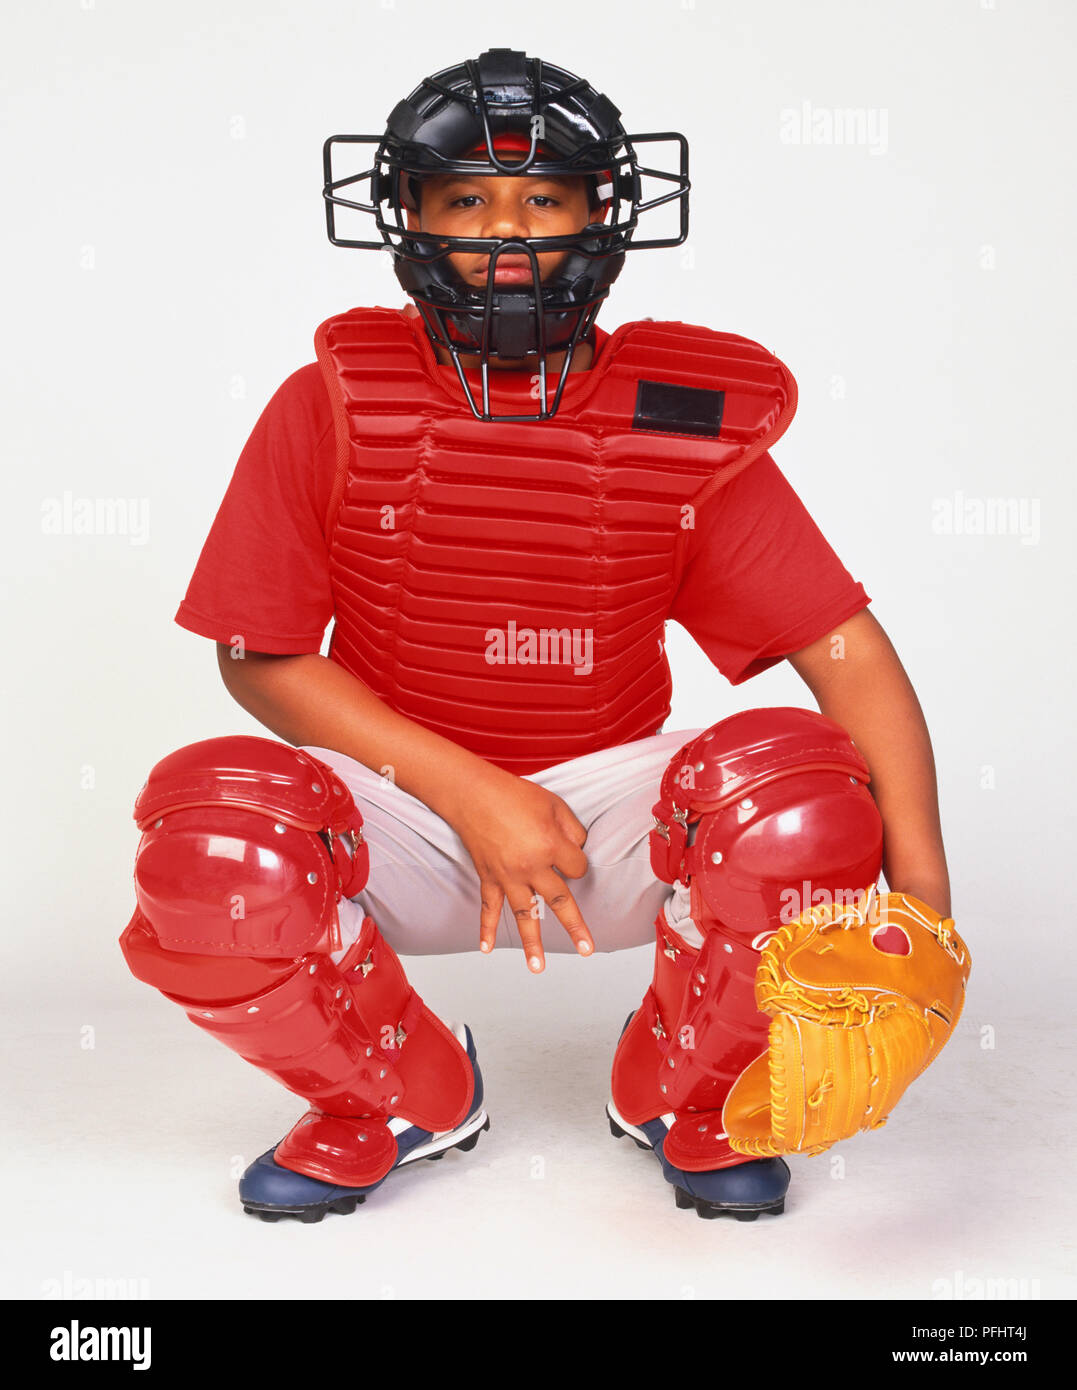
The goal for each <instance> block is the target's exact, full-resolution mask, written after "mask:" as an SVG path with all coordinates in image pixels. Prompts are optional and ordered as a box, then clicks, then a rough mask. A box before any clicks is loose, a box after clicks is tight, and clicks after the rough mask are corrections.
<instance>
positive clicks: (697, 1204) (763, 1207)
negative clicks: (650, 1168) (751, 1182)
mask: <svg viewBox="0 0 1077 1390" xmlns="http://www.w3.org/2000/svg"><path fill="white" fill-rule="evenodd" d="M606 1118H607V1120H609V1122H610V1133H611V1134H612V1135H613V1137H614V1138H615V1139H631V1140H632V1142H633V1143H634V1144H635V1146H636V1148H637V1149H644V1150H645V1151H646V1152H647V1153H649V1154H653V1153H654V1149H652V1148H651V1146H650V1144H645V1143H644V1142H643V1140H642V1139H637V1138H636V1136H635V1135H634V1134H629V1133H628V1131H627V1130H626V1129H622V1127H621V1126H620V1125H619V1124H618V1123H617V1121H616V1120H615V1119H614V1118H613V1116H612V1115H611V1114H610V1112H609V1111H608V1110H607V1111H606ZM673 1196H674V1199H675V1201H676V1203H677V1206H678V1207H679V1208H681V1210H682V1211H683V1210H687V1209H688V1208H689V1207H691V1208H694V1210H695V1213H696V1215H697V1216H701V1217H702V1218H703V1219H704V1220H705V1221H713V1220H714V1219H715V1217H718V1216H732V1217H734V1218H735V1219H736V1220H737V1221H756V1220H758V1218H759V1217H760V1216H761V1215H762V1214H763V1213H764V1212H767V1213H769V1214H770V1215H771V1216H781V1214H782V1213H783V1212H784V1211H785V1198H784V1197H781V1198H779V1200H778V1201H777V1202H760V1203H758V1204H757V1205H755V1206H750V1205H746V1204H743V1203H742V1204H740V1205H737V1204H734V1203H732V1202H708V1201H707V1199H706V1198H705V1197H693V1195H692V1194H691V1193H690V1192H686V1191H685V1190H684V1188H683V1187H674V1189H673Z"/></svg>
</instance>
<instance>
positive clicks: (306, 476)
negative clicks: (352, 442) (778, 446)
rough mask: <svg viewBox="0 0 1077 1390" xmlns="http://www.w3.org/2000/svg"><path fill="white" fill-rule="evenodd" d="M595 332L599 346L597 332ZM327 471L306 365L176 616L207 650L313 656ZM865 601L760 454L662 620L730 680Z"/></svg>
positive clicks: (237, 481) (239, 478)
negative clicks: (211, 645)
mask: <svg viewBox="0 0 1077 1390" xmlns="http://www.w3.org/2000/svg"><path fill="white" fill-rule="evenodd" d="M595 334H596V338H597V341H596V351H597V350H598V349H600V348H601V346H602V343H603V342H604V341H605V339H606V338H607V337H608V336H609V335H608V334H606V333H604V332H603V331H602V330H601V329H599V328H598V327H597V325H596V327H595ZM335 468H336V440H335V436H334V430H333V417H332V412H331V410H330V405H329V396H328V393H327V391H326V387H325V383H324V381H323V379H322V374H321V369H320V367H319V366H318V364H317V363H316V362H311V363H310V364H308V365H307V366H305V367H300V369H299V370H298V371H297V372H293V373H292V375H291V376H290V377H288V379H287V380H286V381H285V382H284V383H283V385H282V386H281V387H280V389H279V390H278V391H277V392H276V394H275V395H274V396H273V398H272V399H271V400H270V402H269V404H268V405H267V406H266V408H265V410H264V411H263V412H262V415H261V417H260V418H259V420H258V423H257V424H256V425H255V427H254V430H253V431H252V433H251V436H250V438H249V439H248V441H247V443H246V445H245V446H244V449H243V452H242V453H241V455H240V457H239V462H238V463H237V464H236V467H235V471H234V473H233V475H232V480H231V482H230V483H229V485H228V489H227V491H226V492H225V495H224V500H223V501H222V502H221V505H220V507H219V508H218V511H217V515H216V518H215V519H214V522H213V525H212V527H211V528H210V532H209V535H208V536H207V538H206V541H205V544H204V545H203V547H202V553H201V555H200V556H199V559H198V564H197V565H196V567H195V571H194V574H193V575H192V577H191V582H190V584H189V585H188V586H187V595H186V597H185V598H184V600H183V602H182V603H181V604H180V606H179V609H178V611H177V613H176V622H177V623H179V624H180V625H181V626H182V627H185V628H187V629H189V630H190V631H191V632H196V633H198V634H200V635H201V636H203V637H208V638H211V639H212V640H214V641H217V642H225V643H231V642H232V641H234V639H235V638H236V637H237V636H241V637H242V639H243V642H244V644H245V646H246V648H247V649H248V650H250V651H260V652H271V653H278V654H282V655H295V654H299V653H303V652H317V651H319V650H320V649H321V645H322V639H323V637H324V634H325V630H326V627H327V626H328V624H329V622H330V621H331V619H332V617H333V594H332V588H331V585H330V580H329V547H328V543H327V540H326V532H325V516H326V512H327V511H328V508H329V500H330V493H331V490H332V485H333V478H334V472H335ZM794 558H795V567H794V566H793V565H792V564H791V560H793V559H794ZM805 575H810V576H811V582H810V583H805V582H804V581H803V576H805ZM870 602H871V600H870V598H869V597H868V595H867V594H866V593H865V591H864V588H863V585H862V584H860V583H858V582H857V581H855V580H854V579H853V577H852V575H850V573H849V571H848V570H847V569H846V568H845V566H844V565H843V564H842V563H841V561H840V559H839V558H838V556H837V555H836V554H835V553H834V551H833V550H832V549H831V547H830V545H829V544H828V543H827V541H826V539H825V537H824V536H823V534H822V532H821V531H820V530H819V528H818V527H817V526H816V524H815V522H814V521H813V520H812V518H811V516H810V515H809V513H808V511H807V509H806V508H805V506H804V504H803V503H802V502H801V500H800V498H799V497H798V496H797V494H796V493H795V492H794V491H793V489H792V487H791V486H790V485H789V483H788V482H787V481H786V479H785V477H784V476H783V475H782V473H781V472H780V471H779V469H778V466H777V464H776V463H775V462H774V460H773V459H772V458H771V457H770V455H769V454H764V455H763V456H762V457H761V458H759V459H757V460H756V461H755V462H754V463H751V464H749V465H748V467H747V468H745V469H744V470H743V471H742V472H740V473H739V474H738V475H737V476H736V477H735V478H733V479H732V480H731V481H730V482H729V483H727V484H726V485H725V486H724V487H721V488H719V489H718V491H717V493H716V494H714V495H713V496H712V498H711V499H710V500H709V501H708V503H707V506H706V507H705V508H704V510H703V522H702V524H701V525H700V526H699V527H698V529H697V530H696V531H695V532H694V533H693V535H692V537H691V540H690V542H689V549H688V555H687V558H686V563H685V566H684V570H683V573H682V577H681V582H680V587H679V589H678V591H677V593H676V595H675V598H674V601H673V604H672V606H671V608H670V612H669V616H670V617H671V618H672V619H674V620H675V621H676V622H678V623H680V624H681V626H682V627H684V628H685V629H686V630H687V631H688V632H689V633H690V634H691V635H692V637H694V638H695V640H696V641H697V642H698V643H699V645H700V647H702V649H703V650H704V651H705V652H706V654H707V656H708V657H709V658H710V660H711V661H712V662H713V663H714V665H715V666H716V667H717V668H718V670H719V671H721V673H722V674H723V675H724V676H725V677H726V679H727V680H728V681H729V682H730V683H731V684H733V685H739V684H740V683H741V682H742V681H745V680H748V679H750V678H751V677H752V676H755V675H758V674H759V672H760V671H765V670H766V669H767V668H768V667H770V666H774V665H776V664H777V662H779V661H781V660H782V659H783V657H785V656H786V655H788V654H789V653H790V652H796V651H799V650H800V649H801V648H802V647H806V646H808V645H809V644H810V643H812V642H814V641H816V640H817V639H818V638H820V637H823V636H825V635H826V634H827V633H828V632H831V631H832V630H833V629H834V628H835V627H837V626H838V625H839V624H840V623H842V622H844V621H845V619H847V618H849V617H851V616H852V615H853V614H854V613H856V612H857V611H858V610H859V609H861V608H863V607H864V606H865V605H866V604H868V603H870Z"/></svg>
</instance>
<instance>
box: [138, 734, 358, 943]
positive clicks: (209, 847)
mask: <svg viewBox="0 0 1077 1390" xmlns="http://www.w3.org/2000/svg"><path fill="white" fill-rule="evenodd" d="M134 815H135V820H136V822H137V823H138V826H139V829H140V830H141V831H142V841H141V843H140V844H139V847H138V852H137V855H136V858H135V896H136V897H137V899H138V905H139V907H140V908H141V909H142V911H143V913H144V914H145V916H146V918H147V919H148V920H149V922H151V923H152V925H153V929H154V932H155V934H156V936H157V939H158V941H159V942H160V944H161V945H162V946H163V947H164V948H165V949H166V950H170V951H192V952H196V953H202V954H207V955H232V954H235V955H245V956H251V955H254V956H279V957H289V958H292V959H294V958H295V957H297V956H300V955H302V954H303V953H304V952H306V951H313V950H318V949H328V950H338V949H339V948H340V946H341V940H340V929H339V926H338V923H337V912H336V904H337V902H338V901H339V899H340V898H341V897H348V898H351V897H354V896H355V894H356V893H358V892H360V891H361V890H362V888H363V887H364V886H365V884H366V880H367V876H368V872H369V863H370V861H369V853H368V850H367V846H366V844H365V843H364V841H363V833H362V825H363V818H362V816H361V815H360V813H359V810H358V808H357V807H356V805H355V802H354V801H353V800H352V796H351V793H350V792H349V791H348V789H347V787H346V786H345V785H344V783H343V782H341V780H340V779H339V778H338V777H337V776H335V774H334V773H333V771H332V770H331V769H330V768H329V767H327V766H326V765H325V763H323V762H321V761H320V760H319V759H317V758H313V757H311V756H310V754H308V753H304V752H303V751H302V750H300V749H298V748H291V747H289V746H288V745H286V744H283V743H275V742H274V741H273V740H271V739H264V738H251V737H246V736H242V735H240V736H235V737H229V738H215V739H205V740H203V741H202V742H201V743H192V744H189V745H188V746H187V747H186V748H180V749H179V750H178V751H177V752H175V753H172V754H170V755H169V756H168V757H166V758H163V759H162V760H161V761H160V762H159V763H158V764H157V765H156V766H155V767H154V768H153V770H152V771H151V773H150V775H149V777H148V778H147V780H146V783H145V785H144V786H143V788H142V790H141V791H140V792H139V794H138V799H137V800H136V802H135V812H134ZM345 842H346V843H347V844H348V845H350V847H351V850H352V853H351V854H350V855H349V853H348V849H347V848H346V847H345Z"/></svg>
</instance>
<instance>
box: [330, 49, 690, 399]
mask: <svg viewBox="0 0 1077 1390" xmlns="http://www.w3.org/2000/svg"><path fill="white" fill-rule="evenodd" d="M619 115H620V111H619V109H618V108H617V107H616V106H614V104H613V102H611V101H610V100H609V98H608V97H606V96H603V95H602V94H601V93H599V92H596V91H595V89H594V88H593V87H592V86H591V85H590V84H589V83H588V82H586V81H585V80H584V79H583V78H580V77H576V76H574V75H573V74H572V73H570V72H566V71H565V70H564V69H563V68H557V67H554V66H552V65H551V64H548V63H544V62H543V61H542V60H541V59H540V58H528V57H527V55H526V54H525V53H523V52H517V51H516V50H514V49H509V48H491V49H489V50H488V51H487V52H485V53H481V54H480V55H479V57H478V58H477V59H474V60H472V59H467V60H465V61H464V62H463V63H458V64H456V65H455V66H454V67H451V68H445V69H443V70H442V71H441V72H438V73H435V74H434V76H432V77H427V78H424V79H423V81H422V82H421V83H420V84H419V86H418V87H416V88H415V90H414V91H413V92H412V93H411V95H410V96H409V97H407V98H405V99H404V100H403V101H401V102H398V103H397V105H396V106H395V107H394V109H393V111H392V112H391V114H390V116H389V119H388V122H387V124H386V130H385V132H384V134H382V135H332V136H330V137H329V139H328V140H327V141H326V142H325V146H324V149H323V166H324V173H325V183H324V187H323V189H322V196H323V197H324V199H325V208H326V227H327V230H328V233H329V240H330V241H331V242H332V243H333V245H334V246H354V247H358V248H360V249H362V250H374V251H381V250H384V249H385V248H386V247H388V248H389V250H390V252H391V254H392V258H393V269H394V271H395V273H396V276H397V279H398V280H399V281H400V283H401V285H402V286H403V288H404V290H405V291H406V292H407V293H408V294H409V295H410V296H411V297H412V299H413V300H414V301H415V303H416V306H417V307H418V309H419V312H420V314H421V315H422V318H423V323H424V325H425V327H426V331H427V333H428V334H429V336H430V339H431V341H432V342H434V343H436V344H438V345H440V346H441V347H444V348H446V349H448V351H449V352H450V353H451V354H452V360H453V363H454V365H455V367H456V372H457V376H458V377H459V378H460V384H461V385H462V387H463V389H464V395H465V398H466V399H467V403H468V405H469V406H470V407H471V410H472V412H473V414H474V415H475V416H476V417H477V418H478V419H480V420H548V419H549V418H550V417H551V416H552V415H554V414H555V413H556V411H557V407H558V405H559V403H560V400H561V392H562V388H563V387H564V383H565V378H566V376H567V374H568V371H569V368H570V365H571V361H572V355H573V353H574V351H575V349H576V345H577V344H578V343H579V342H580V341H581V340H582V339H584V338H585V337H586V336H587V334H588V333H589V332H590V330H591V327H592V325H593V323H594V321H595V318H596V316H597V314H598V310H599V307H600V306H601V303H602V301H603V300H604V299H605V298H606V296H607V295H608V294H609V291H610V286H611V285H612V284H613V282H614V281H615V280H616V278H617V276H618V275H619V274H620V271H621V267H622V265H623V264H624V257H625V252H626V251H628V250H643V249H645V248H648V247H657V246H679V245H680V244H681V243H682V242H683V241H684V240H685V238H686V237H687V235H688V188H689V182H688V142H687V140H686V139H685V138H684V136H683V135H680V134H677V133H676V132H666V133H662V134H658V133H655V134H648V135H631V136H630V135H626V134H625V131H624V127H623V126H622V125H621V123H620V121H619V120H618V117H619ZM648 141H676V142H677V144H678V146H679V149H680V167H679V169H678V171H677V172H675V173H674V172H668V171H664V170H660V169H651V168H645V167H643V166H642V165H641V164H640V163H639V160H638V157H637V154H636V150H635V146H636V145H638V144H643V143H645V142H648ZM336 144H371V145H376V146H377V150H376V153H375V155H374V165H373V167H372V168H370V169H367V170H364V171H363V172H362V173H358V174H350V175H348V176H346V177H344V178H334V177H333V146H334V145H336ZM509 152H512V154H513V158H512V159H511V160H506V159H503V158H502V155H503V154H507V153H509ZM476 156H477V157H476ZM430 174H464V175H467V176H469V177H471V176H482V175H485V176H492V177H502V178H503V177H506V176H511V175H526V176H529V177H531V178H538V177H542V176H547V177H551V178H565V177H570V176H572V175H581V176H586V177H588V178H589V180H593V181H594V184H593V189H592V195H593V196H592V205H597V204H598V203H602V204H603V205H604V208H603V215H604V214H605V210H606V209H607V208H608V207H610V206H612V209H613V212H612V217H611V220H610V222H609V223H605V222H590V223H588V224H587V226H586V227H584V228H583V229H582V230H581V231H579V232H576V233H573V234H572V235H565V236H548V237H530V238H527V239H524V240H506V239H499V238H497V237H474V238H473V237H454V236H446V235H443V234H440V233H439V234H433V233H430V232H420V231H409V230H408V229H407V226H406V223H405V221H404V211H405V209H407V208H409V207H410V208H412V209H414V208H415V206H416V201H415V195H414V192H413V188H412V184H411V176H413V175H414V176H418V177H419V178H420V179H421V177H422V176H423V175H430ZM644 175H648V176H651V177H653V178H657V179H661V180H665V181H667V182H671V183H673V184H675V185H676V186H675V188H674V189H673V190H672V191H669V192H664V193H661V194H659V195H658V196H656V197H653V198H650V199H649V200H647V201H643V192H642V178H643V176H644ZM367 179H369V180H370V194H369V196H370V202H369V203H362V202H357V201H354V200H352V199H349V198H346V197H342V196H341V194H340V190H341V189H345V188H347V189H349V191H350V190H351V189H352V186H353V185H356V184H362V182H363V181H364V180H367ZM673 199H678V200H679V204H680V206H679V213H680V226H679V231H678V234H677V235H676V236H668V237H659V238H655V239H652V240H649V241H634V240H633V239H632V238H633V233H634V231H635V228H636V224H637V222H638V220H639V214H640V213H641V212H645V211H647V210H648V209H650V208H655V207H657V206H659V205H660V204H663V203H667V202H670V201H671V200H673ZM622 205H627V208H626V210H625V212H624V215H623V217H622ZM337 207H346V208H353V209H355V210H357V211H359V212H363V213H370V214H372V215H373V217H374V222H375V225H376V227H377V230H378V231H379V232H380V233H381V238H382V239H381V241H359V240H354V239H350V238H346V237H342V236H338V235H337V226H336V208H337ZM384 208H388V210H389V214H390V216H391V219H392V220H388V221H387V220H386V213H385V211H384ZM461 251H462V252H472V253H480V254H482V253H485V254H487V255H488V256H489V258H490V259H489V262H488V273H487V282H486V285H485V288H483V289H479V288H477V287H475V286H471V285H468V284H466V283H465V281H464V280H463V279H462V278H461V276H459V275H458V274H457V272H456V270H455V268H454V267H453V265H452V263H451V261H450V259H449V258H450V256H451V255H452V254H453V253H454V252H461ZM546 251H568V253H569V254H568V255H567V256H566V257H565V259H564V261H563V263H562V264H561V265H560V267H559V269H558V271H557V273H556V274H555V275H553V276H551V277H550V279H549V280H547V281H546V282H545V283H543V281H542V277H541V273H540V270H539V264H538V253H539V252H546ZM503 253H508V254H510V255H514V256H519V255H526V256H527V258H528V261H529V263H530V267H531V283H530V285H521V284H515V285H505V284H502V285H500V286H499V285H498V284H497V283H496V281H495V271H496V266H497V259H498V257H499V256H500V255H502V254H503ZM562 349H564V350H565V353H564V361H563V364H562V367H561V373H560V377H559V380H558V383H557V389H556V392H555V394H554V398H553V401H552V402H550V401H549V399H548V389H547V381H546V360H547V356H548V355H549V354H550V353H551V352H557V351H560V350H562ZM476 350H477V351H478V354H479V371H480V373H481V378H482V409H481V410H480V409H479V408H478V406H477V405H476V402H475V399H474V395H473V393H472V391H471V389H470V387H469V385H468V382H467V379H466V377H465V375H464V371H463V367H462V365H461V362H460V355H461V353H464V354H469V355H470V354H473V353H474V352H476ZM493 357H496V358H500V359H509V360H520V359H524V358H529V357H530V358H534V359H535V367H536V370H537V374H538V378H539V389H540V394H541V408H540V409H539V410H538V411H536V412H535V413H533V414H530V415H494V414H492V413H491V412H490V395H489V380H488V369H489V363H490V359H491V358H493Z"/></svg>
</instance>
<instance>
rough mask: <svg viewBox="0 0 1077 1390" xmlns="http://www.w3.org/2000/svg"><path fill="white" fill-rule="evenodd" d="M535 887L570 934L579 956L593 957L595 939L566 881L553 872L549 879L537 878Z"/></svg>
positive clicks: (545, 877)
mask: <svg viewBox="0 0 1077 1390" xmlns="http://www.w3.org/2000/svg"><path fill="white" fill-rule="evenodd" d="M535 886H536V889H538V890H539V892H540V894H541V897H542V900H543V901H544V903H545V904H546V906H547V907H548V908H549V909H550V910H551V911H552V912H553V913H554V915H555V916H556V918H557V920H558V921H559V922H560V923H561V925H562V926H563V927H564V929H565V931H567V932H568V934H569V936H570V937H571V939H572V944H573V945H574V946H575V947H576V950H577V952H578V954H579V955H581V956H589V955H592V954H593V953H594V949H595V940H594V937H593V936H592V935H591V932H590V929H589V928H588V926H587V923H586V922H585V921H584V920H583V913H582V912H581V911H580V909H579V905H578V904H577V902H576V899H575V898H574V897H573V896H572V894H571V893H570V892H569V889H568V884H567V883H565V881H564V879H562V878H559V877H558V875H557V874H556V873H552V872H551V873H550V875H549V876H548V877H547V876H546V875H541V876H540V877H538V878H536V880H535Z"/></svg>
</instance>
